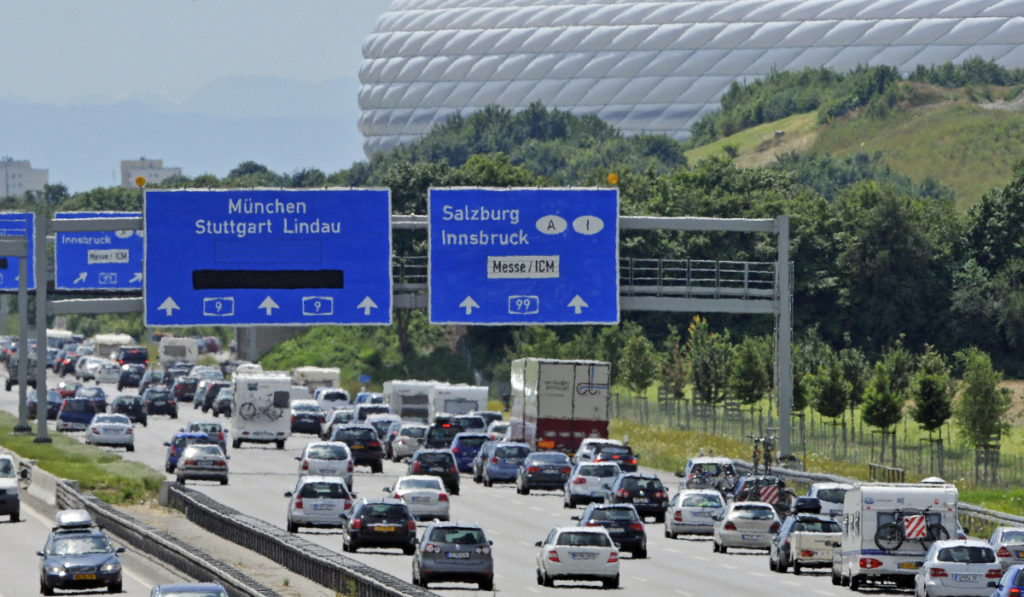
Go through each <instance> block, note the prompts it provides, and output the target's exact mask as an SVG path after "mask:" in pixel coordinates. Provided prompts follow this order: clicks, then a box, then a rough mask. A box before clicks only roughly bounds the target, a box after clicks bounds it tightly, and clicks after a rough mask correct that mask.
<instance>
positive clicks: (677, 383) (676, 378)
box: [660, 325, 690, 399]
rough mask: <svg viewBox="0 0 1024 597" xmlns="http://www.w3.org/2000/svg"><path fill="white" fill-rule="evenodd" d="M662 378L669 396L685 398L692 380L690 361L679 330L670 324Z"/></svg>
mask: <svg viewBox="0 0 1024 597" xmlns="http://www.w3.org/2000/svg"><path fill="white" fill-rule="evenodd" d="M660 379H661V385H662V387H663V388H665V391H666V392H667V393H668V395H669V396H671V397H672V398H675V399H681V398H683V395H684V393H685V391H686V384H687V383H688V382H689V380H690V361H689V359H688V358H687V357H686V348H685V346H684V345H683V342H682V339H681V338H680V336H679V330H678V329H677V328H676V327H675V326H674V325H669V334H668V338H666V339H665V358H664V359H662V362H661V375H660Z"/></svg>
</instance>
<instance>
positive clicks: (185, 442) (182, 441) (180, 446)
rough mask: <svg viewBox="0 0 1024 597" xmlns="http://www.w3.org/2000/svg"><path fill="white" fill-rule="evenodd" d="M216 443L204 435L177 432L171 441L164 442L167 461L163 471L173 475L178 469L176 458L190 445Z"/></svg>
mask: <svg viewBox="0 0 1024 597" xmlns="http://www.w3.org/2000/svg"><path fill="white" fill-rule="evenodd" d="M212 443H216V442H214V440H212V439H210V437H209V436H208V435H206V434H205V433H196V432H186V431H179V432H178V433H175V434H174V436H173V437H171V441H169V442H164V445H165V446H167V460H166V461H165V462H164V470H165V471H167V472H169V473H173V472H174V469H176V468H178V457H179V456H181V453H182V452H184V451H185V448H186V447H188V446H190V445H192V444H212Z"/></svg>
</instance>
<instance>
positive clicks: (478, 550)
mask: <svg viewBox="0 0 1024 597" xmlns="http://www.w3.org/2000/svg"><path fill="white" fill-rule="evenodd" d="M473 551H475V552H476V553H482V554H488V553H491V548H490V547H488V546H486V545H481V546H479V547H477V548H476V549H474V550H473Z"/></svg>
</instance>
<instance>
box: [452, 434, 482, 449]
mask: <svg viewBox="0 0 1024 597" xmlns="http://www.w3.org/2000/svg"><path fill="white" fill-rule="evenodd" d="M488 439H489V438H488V437H487V436H486V435H470V436H466V437H460V438H456V440H455V441H457V442H458V443H459V445H460V446H466V447H469V448H479V447H480V446H482V445H483V443H484V442H485V441H488Z"/></svg>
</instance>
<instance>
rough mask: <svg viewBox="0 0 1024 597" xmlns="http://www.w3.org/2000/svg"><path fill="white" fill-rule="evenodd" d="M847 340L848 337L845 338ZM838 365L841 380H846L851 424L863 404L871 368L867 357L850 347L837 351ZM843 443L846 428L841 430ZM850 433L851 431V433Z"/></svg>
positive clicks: (847, 403)
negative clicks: (856, 411) (840, 369)
mask: <svg viewBox="0 0 1024 597" xmlns="http://www.w3.org/2000/svg"><path fill="white" fill-rule="evenodd" d="M847 340H849V337H847ZM839 363H840V366H841V367H842V368H843V379H844V380H846V383H847V384H849V385H847V386H846V387H847V389H848V390H849V392H848V393H847V395H846V405H847V408H849V409H850V422H851V423H852V422H853V413H854V411H855V410H856V409H857V407H858V406H860V405H861V403H863V402H864V392H865V391H866V390H867V386H868V376H869V374H870V372H871V368H870V366H869V365H868V360H867V357H865V356H864V353H863V352H862V351H861V350H860V349H859V348H855V347H852V346H847V347H846V348H844V349H842V350H840V351H839ZM843 433H844V436H843V441H844V442H845V441H846V436H845V433H846V428H845V427H844V428H843ZM851 433H852V431H851Z"/></svg>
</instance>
